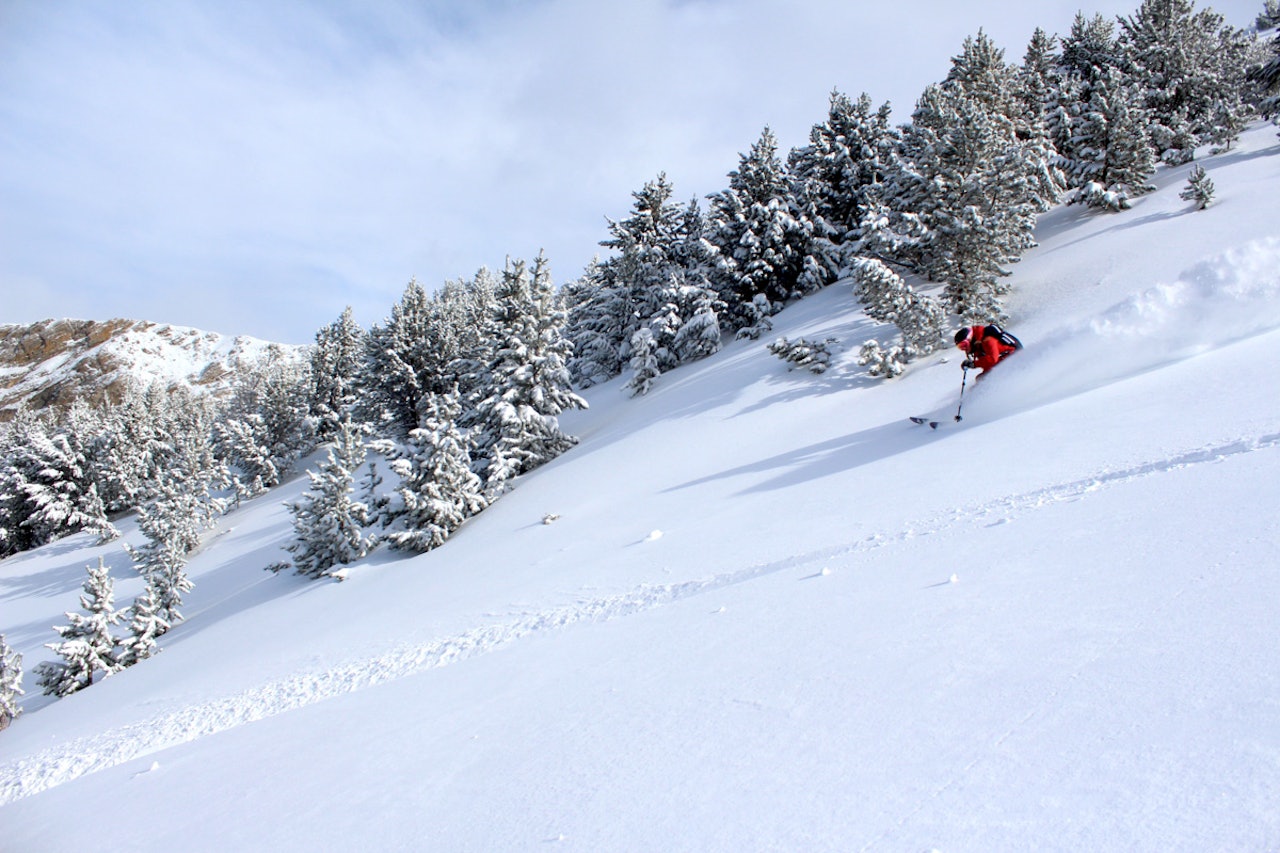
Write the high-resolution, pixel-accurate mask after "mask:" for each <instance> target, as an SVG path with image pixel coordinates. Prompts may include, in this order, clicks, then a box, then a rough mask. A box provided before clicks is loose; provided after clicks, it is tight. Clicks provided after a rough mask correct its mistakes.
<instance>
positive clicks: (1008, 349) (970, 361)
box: [956, 323, 1022, 379]
mask: <svg viewBox="0 0 1280 853" xmlns="http://www.w3.org/2000/svg"><path fill="white" fill-rule="evenodd" d="M956 346H957V347H959V348H960V349H961V350H962V351H964V353H965V355H966V356H968V357H967V358H966V359H965V360H964V365H963V366H964V368H965V369H966V370H967V369H968V368H970V367H977V368H979V369H981V370H982V373H981V374H979V376H978V378H979V379H981V378H982V377H983V376H986V375H987V371H989V370H991V368H993V367H995V366H996V365H997V364H999V363H1000V362H1001V361H1003V360H1004V359H1006V358H1008V357H1009V356H1011V355H1013V354H1014V353H1015V352H1017V351H1018V350H1020V349H1022V342H1021V341H1019V340H1018V339H1017V338H1015V337H1014V336H1013V335H1011V334H1009V333H1008V332H1006V331H1005V330H1004V329H1002V328H1000V327H999V326H997V325H996V324H994V323H992V324H990V325H987V326H969V327H967V328H964V329H961V330H960V331H958V332H956Z"/></svg>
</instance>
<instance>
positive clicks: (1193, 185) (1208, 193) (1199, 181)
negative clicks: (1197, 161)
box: [1178, 165, 1214, 210]
mask: <svg viewBox="0 0 1280 853" xmlns="http://www.w3.org/2000/svg"><path fill="white" fill-rule="evenodd" d="M1213 193H1214V188H1213V181H1212V180H1210V178H1209V173H1208V172H1207V171H1205V169H1204V167H1203V166H1199V165H1196V166H1192V167H1191V173H1190V175H1188V177H1187V186H1186V188H1185V189H1183V190H1182V192H1181V193H1179V194H1178V198H1180V199H1182V200H1183V201H1192V202H1195V205H1196V208H1197V209H1199V210H1204V209H1205V208H1206V207H1208V206H1209V205H1210V204H1212V203H1213Z"/></svg>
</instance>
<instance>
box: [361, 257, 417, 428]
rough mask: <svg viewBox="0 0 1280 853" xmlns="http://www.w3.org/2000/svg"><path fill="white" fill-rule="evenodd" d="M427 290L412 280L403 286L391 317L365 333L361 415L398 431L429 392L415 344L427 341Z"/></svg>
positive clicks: (413, 421) (413, 416)
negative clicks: (365, 351)
mask: <svg viewBox="0 0 1280 853" xmlns="http://www.w3.org/2000/svg"><path fill="white" fill-rule="evenodd" d="M427 303H428V298H427V292H426V290H424V289H423V287H422V285H421V284H419V283H418V282H417V280H416V279H414V280H411V281H410V282H409V284H408V285H406V286H405V290H404V294H403V295H402V296H401V297H400V301H399V302H398V303H396V304H395V305H394V306H392V308H391V316H390V317H389V318H387V319H386V320H385V321H384V322H383V324H382V325H377V324H374V326H373V328H372V329H370V331H369V337H368V343H367V347H368V351H367V358H366V360H365V367H366V371H367V372H366V374H365V376H364V378H363V380H362V381H363V384H364V386H365V387H366V389H367V393H366V396H365V399H364V400H363V401H362V404H363V405H364V407H365V408H366V409H367V411H365V412H364V413H363V417H364V418H365V419H367V420H369V421H370V422H372V423H375V424H380V423H383V422H385V423H386V424H388V425H389V426H390V427H392V428H393V429H395V430H398V431H399V432H401V433H404V432H408V431H409V430H411V429H413V428H414V426H416V425H417V423H418V404H419V401H420V400H422V398H423V397H424V396H425V395H426V394H427V393H429V391H428V389H427V384H428V377H427V376H426V375H425V372H426V365H424V364H422V363H421V358H420V356H421V343H422V341H424V340H426V338H427V312H428V310H429V308H428V304H427Z"/></svg>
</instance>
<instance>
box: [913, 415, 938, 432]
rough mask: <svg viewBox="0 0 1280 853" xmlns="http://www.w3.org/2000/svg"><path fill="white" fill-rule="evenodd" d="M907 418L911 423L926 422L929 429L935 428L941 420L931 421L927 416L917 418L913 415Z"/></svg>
mask: <svg viewBox="0 0 1280 853" xmlns="http://www.w3.org/2000/svg"><path fill="white" fill-rule="evenodd" d="M907 420H909V421H911V422H912V423H913V424H928V425H929V429H937V428H938V424H939V423H941V421H931V420H929V419H928V418H917V417H914V416H912V417H909V418H907Z"/></svg>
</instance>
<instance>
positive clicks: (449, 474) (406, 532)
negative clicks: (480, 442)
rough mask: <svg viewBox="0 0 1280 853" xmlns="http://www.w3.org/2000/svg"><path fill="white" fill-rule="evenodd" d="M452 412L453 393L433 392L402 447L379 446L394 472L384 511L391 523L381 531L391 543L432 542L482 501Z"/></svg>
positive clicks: (407, 547)
mask: <svg viewBox="0 0 1280 853" xmlns="http://www.w3.org/2000/svg"><path fill="white" fill-rule="evenodd" d="M458 413H459V405H458V399H457V395H455V394H447V395H437V396H435V397H434V398H432V400H431V402H430V404H429V405H428V408H427V412H426V414H425V415H424V417H423V419H422V424H421V426H419V427H418V428H417V429H415V430H413V431H411V432H410V433H409V436H408V441H407V442H406V444H405V447H404V448H403V449H401V450H390V449H389V448H384V449H385V450H387V452H388V455H389V456H390V457H391V458H392V461H391V470H392V471H393V472H394V473H396V474H397V475H399V477H400V486H399V488H398V489H397V490H396V499H397V500H396V506H395V508H394V510H393V511H392V512H390V513H389V516H390V519H391V520H392V521H393V522H394V523H395V525H396V527H397V529H395V530H393V531H392V532H391V533H388V534H387V536H386V539H387V541H388V542H389V543H390V544H391V547H393V548H396V549H399V550H404V551H416V552H423V551H429V550H431V549H432V548H438V547H439V546H440V545H443V544H444V541H445V540H446V539H448V538H449V536H450V535H451V534H452V533H453V532H454V531H455V530H457V529H458V527H460V526H461V525H462V523H463V522H464V521H466V520H467V519H468V518H469V517H471V516H473V515H475V514H476V513H478V512H480V511H482V510H483V509H484V508H485V507H486V506H488V501H487V500H486V499H485V497H484V493H483V488H484V487H483V483H482V481H481V480H480V478H479V477H478V476H477V475H476V474H475V473H473V472H472V471H471V462H472V460H471V453H470V450H469V448H468V446H467V445H468V442H467V440H466V439H465V438H464V437H463V435H462V433H461V432H460V431H459V430H458V427H457V423H456V418H457V416H458Z"/></svg>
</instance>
